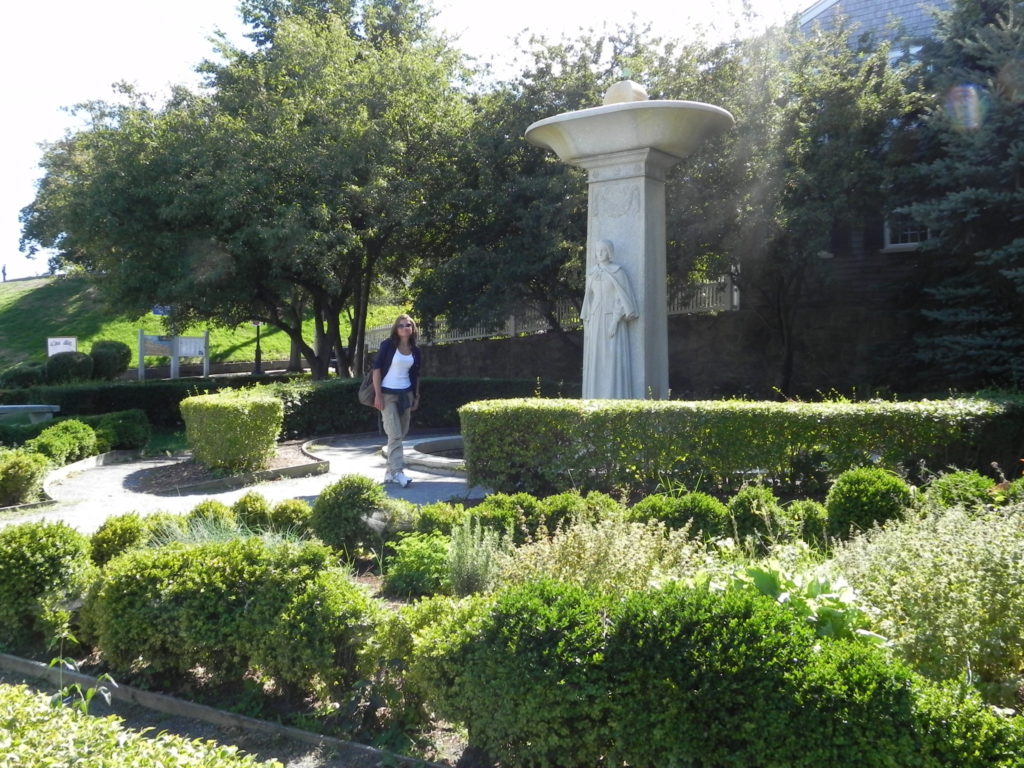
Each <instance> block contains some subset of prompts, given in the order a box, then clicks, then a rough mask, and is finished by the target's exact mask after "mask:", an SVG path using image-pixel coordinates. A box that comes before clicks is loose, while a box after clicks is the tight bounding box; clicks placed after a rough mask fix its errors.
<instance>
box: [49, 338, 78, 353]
mask: <svg viewBox="0 0 1024 768" xmlns="http://www.w3.org/2000/svg"><path fill="white" fill-rule="evenodd" d="M77 351H78V337H76V336H51V337H50V338H48V339H47V340H46V356H47V357H53V356H54V355H56V354H57V353H59V352H77Z"/></svg>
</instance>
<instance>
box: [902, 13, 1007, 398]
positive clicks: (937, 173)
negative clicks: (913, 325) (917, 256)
mask: <svg viewBox="0 0 1024 768" xmlns="http://www.w3.org/2000/svg"><path fill="white" fill-rule="evenodd" d="M1022 51H1024V2H1021V1H1020V0H996V1H992V0H958V2H956V3H955V5H954V7H953V9H952V10H951V11H950V12H949V13H948V14H946V15H945V16H944V17H942V18H941V20H940V24H939V34H938V39H937V41H936V44H935V45H934V46H933V47H932V48H931V50H929V51H927V52H926V56H927V62H926V63H927V64H928V65H929V69H930V71H932V72H933V73H934V93H935V94H936V96H935V103H934V105H933V108H932V110H931V112H930V113H929V114H928V115H927V116H926V119H925V125H924V135H925V141H926V145H927V146H928V148H929V149H928V151H929V159H928V160H927V161H925V162H921V163H919V164H918V165H917V166H916V167H915V168H914V173H913V175H912V181H911V183H910V184H909V186H910V187H912V188H913V190H914V195H915V196H916V198H917V200H918V202H916V203H914V204H912V205H909V206H908V207H907V209H906V210H907V211H908V212H909V213H910V215H911V216H912V217H913V219H914V220H916V221H917V222H919V223H921V224H924V225H926V226H927V227H928V229H929V232H930V242H929V245H928V250H929V251H930V252H931V254H932V255H933V256H934V259H935V262H934V270H933V275H934V276H935V277H934V278H933V282H932V284H931V285H929V286H928V287H927V289H926V293H927V294H928V296H930V302H929V304H928V305H927V306H926V307H925V308H924V309H923V310H922V311H923V314H924V317H925V319H926V325H927V330H926V331H925V332H924V333H922V334H921V336H920V337H919V339H918V349H917V350H916V354H917V357H918V359H920V360H921V361H922V362H924V363H926V364H928V365H930V366H933V367H934V368H935V370H936V371H937V372H940V373H941V374H943V375H944V376H945V377H947V381H948V382H949V383H951V384H959V385H965V384H966V385H979V384H999V385H1019V384H1020V383H1021V382H1022V381H1024V59H1022V58H1021V53H1022Z"/></svg>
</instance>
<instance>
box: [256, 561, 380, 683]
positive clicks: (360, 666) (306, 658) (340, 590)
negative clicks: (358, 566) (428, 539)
mask: <svg viewBox="0 0 1024 768" xmlns="http://www.w3.org/2000/svg"><path fill="white" fill-rule="evenodd" d="M275 586H276V585H275ZM293 589H294V592H293V594H292V595H291V596H290V599H288V601H287V604H286V605H285V606H284V608H283V609H282V610H281V611H280V613H279V614H278V615H277V616H276V617H275V618H274V620H273V622H272V623H271V624H270V625H269V626H268V627H265V628H264V629H263V630H261V637H259V638H258V639H257V638H254V639H253V646H254V648H253V650H252V660H253V663H254V664H255V665H256V666H257V667H258V668H259V669H260V670H261V671H262V672H264V673H265V674H267V675H269V676H270V677H272V678H274V679H275V680H276V681H277V682H279V683H281V684H282V685H285V686H292V687H293V688H297V689H298V690H300V691H308V690H312V691H313V692H314V693H318V694H324V695H332V694H333V695H335V696H336V695H338V694H339V693H340V692H342V691H344V690H345V689H346V688H347V687H348V686H350V685H351V684H352V683H354V682H355V681H356V680H357V679H359V678H360V676H361V675H362V674H364V673H365V671H366V669H367V667H366V659H365V656H366V653H367V646H368V643H369V641H370V639H371V637H372V636H373V631H374V628H375V626H376V624H377V622H378V621H379V620H380V612H381V611H380V608H379V607H378V606H377V604H376V603H375V602H374V600H372V599H371V598H370V596H369V595H368V594H367V592H366V590H365V589H364V588H362V587H361V586H359V585H358V584H356V583H354V582H353V581H352V579H351V577H350V576H349V575H348V573H347V572H346V571H344V570H342V569H340V568H327V569H325V570H322V571H319V572H316V573H313V574H306V575H305V578H304V579H303V580H302V581H298V582H297V583H296V584H295V586H294V588H293ZM259 608H264V606H259Z"/></svg>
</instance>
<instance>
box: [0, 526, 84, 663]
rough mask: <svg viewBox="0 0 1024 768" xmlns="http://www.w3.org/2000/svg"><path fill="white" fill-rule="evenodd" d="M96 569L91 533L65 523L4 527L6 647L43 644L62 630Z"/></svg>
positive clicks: (0, 567) (0, 617)
mask: <svg viewBox="0 0 1024 768" xmlns="http://www.w3.org/2000/svg"><path fill="white" fill-rule="evenodd" d="M92 573H93V571H92V563H91V561H90V559H89V539H88V538H87V537H85V536H84V535H82V534H81V533H78V531H76V530H74V529H73V528H71V527H70V526H68V525H65V524H64V523H49V522H31V523H20V524H18V525H10V526H7V527H5V528H0V648H3V649H5V650H7V651H12V650H13V651H19V650H23V649H25V648H39V647H41V646H42V644H43V641H44V640H46V639H49V638H51V637H54V636H56V635H57V634H60V633H61V630H64V629H66V626H67V622H68V620H69V616H70V614H69V610H68V606H69V604H70V603H71V602H72V601H74V600H76V599H77V598H79V597H81V596H82V594H83V593H84V591H85V588H86V586H87V584H88V582H89V579H90V578H91V577H92Z"/></svg>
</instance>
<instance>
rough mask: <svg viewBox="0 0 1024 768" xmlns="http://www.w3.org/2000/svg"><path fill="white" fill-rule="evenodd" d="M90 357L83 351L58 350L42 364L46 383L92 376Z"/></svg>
mask: <svg viewBox="0 0 1024 768" xmlns="http://www.w3.org/2000/svg"><path fill="white" fill-rule="evenodd" d="M92 365H93V363H92V358H91V357H89V356H88V355H87V354H85V353H84V352H58V353H57V354H56V355H52V356H51V357H48V358H47V359H46V363H44V364H43V377H44V378H45V379H46V383H47V384H66V383H68V382H72V381H88V380H89V379H91V378H92Z"/></svg>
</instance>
